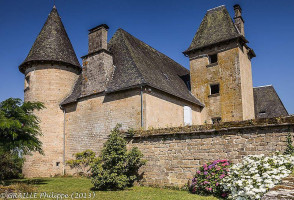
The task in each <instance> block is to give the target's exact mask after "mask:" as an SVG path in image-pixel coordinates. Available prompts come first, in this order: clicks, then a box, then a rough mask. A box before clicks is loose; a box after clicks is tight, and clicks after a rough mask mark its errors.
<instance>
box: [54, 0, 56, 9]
mask: <svg viewBox="0 0 294 200" xmlns="http://www.w3.org/2000/svg"><path fill="white" fill-rule="evenodd" d="M53 8H56V6H55V0H53Z"/></svg>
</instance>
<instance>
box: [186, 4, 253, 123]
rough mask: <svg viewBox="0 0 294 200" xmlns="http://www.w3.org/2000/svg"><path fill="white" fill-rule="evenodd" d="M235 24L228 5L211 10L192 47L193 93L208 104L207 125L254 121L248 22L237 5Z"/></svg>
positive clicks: (251, 53) (189, 52) (206, 105)
mask: <svg viewBox="0 0 294 200" xmlns="http://www.w3.org/2000/svg"><path fill="white" fill-rule="evenodd" d="M234 10H235V17H234V19H235V23H234V22H233V20H232V19H231V17H230V15H229V13H228V11H227V9H226V8H225V6H220V7H217V8H213V9H211V10H208V11H207V13H206V15H205V17H204V19H203V20H202V22H201V24H200V27H199V29H198V31H197V33H196V34H195V36H194V38H193V41H192V43H191V45H190V47H189V48H188V49H187V50H186V51H185V52H184V54H185V55H187V56H188V57H189V59H190V76H191V91H192V94H193V95H194V96H195V97H197V98H198V99H199V100H200V101H201V102H203V103H204V104H205V108H204V109H203V111H202V118H203V122H206V123H215V122H219V121H223V122H226V121H241V120H247V119H254V118H255V115H254V99H253V86H252V72H251V58H253V57H255V53H254V51H253V50H252V49H250V48H249V47H248V46H247V43H248V41H247V40H246V39H245V37H244V30H243V29H244V20H243V18H242V16H241V8H240V6H239V5H235V6H234Z"/></svg>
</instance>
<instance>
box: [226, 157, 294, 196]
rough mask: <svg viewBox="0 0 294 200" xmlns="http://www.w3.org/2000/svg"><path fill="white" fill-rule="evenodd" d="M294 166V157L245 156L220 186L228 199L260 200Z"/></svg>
mask: <svg viewBox="0 0 294 200" xmlns="http://www.w3.org/2000/svg"><path fill="white" fill-rule="evenodd" d="M293 166H294V156H291V155H279V154H276V155H273V156H271V157H265V156H264V155H256V156H247V157H245V158H244V159H243V160H242V163H239V164H235V165H233V166H232V167H231V168H230V174H229V175H228V176H226V177H225V178H224V179H223V180H222V183H221V185H222V186H223V187H224V189H225V190H226V191H229V192H230V193H231V194H230V195H229V198H230V199H238V200H242V199H260V198H261V197H262V195H263V194H264V193H265V192H266V191H267V190H268V189H270V188H272V187H274V185H275V184H277V183H279V181H280V180H281V179H282V178H284V177H286V176H288V175H289V174H290V173H291V170H292V169H293Z"/></svg>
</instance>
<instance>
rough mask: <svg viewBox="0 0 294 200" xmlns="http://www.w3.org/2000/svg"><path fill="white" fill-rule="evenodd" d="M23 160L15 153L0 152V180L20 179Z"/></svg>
mask: <svg viewBox="0 0 294 200" xmlns="http://www.w3.org/2000/svg"><path fill="white" fill-rule="evenodd" d="M23 161H24V159H23V158H21V157H19V155H18V154H17V152H3V151H1V152H0V180H5V179H11V178H21V177H22V165H23Z"/></svg>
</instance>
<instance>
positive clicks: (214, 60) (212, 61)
mask: <svg viewBox="0 0 294 200" xmlns="http://www.w3.org/2000/svg"><path fill="white" fill-rule="evenodd" d="M208 58H209V64H215V63H217V53H216V54H212V55H209V56H208Z"/></svg>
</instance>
